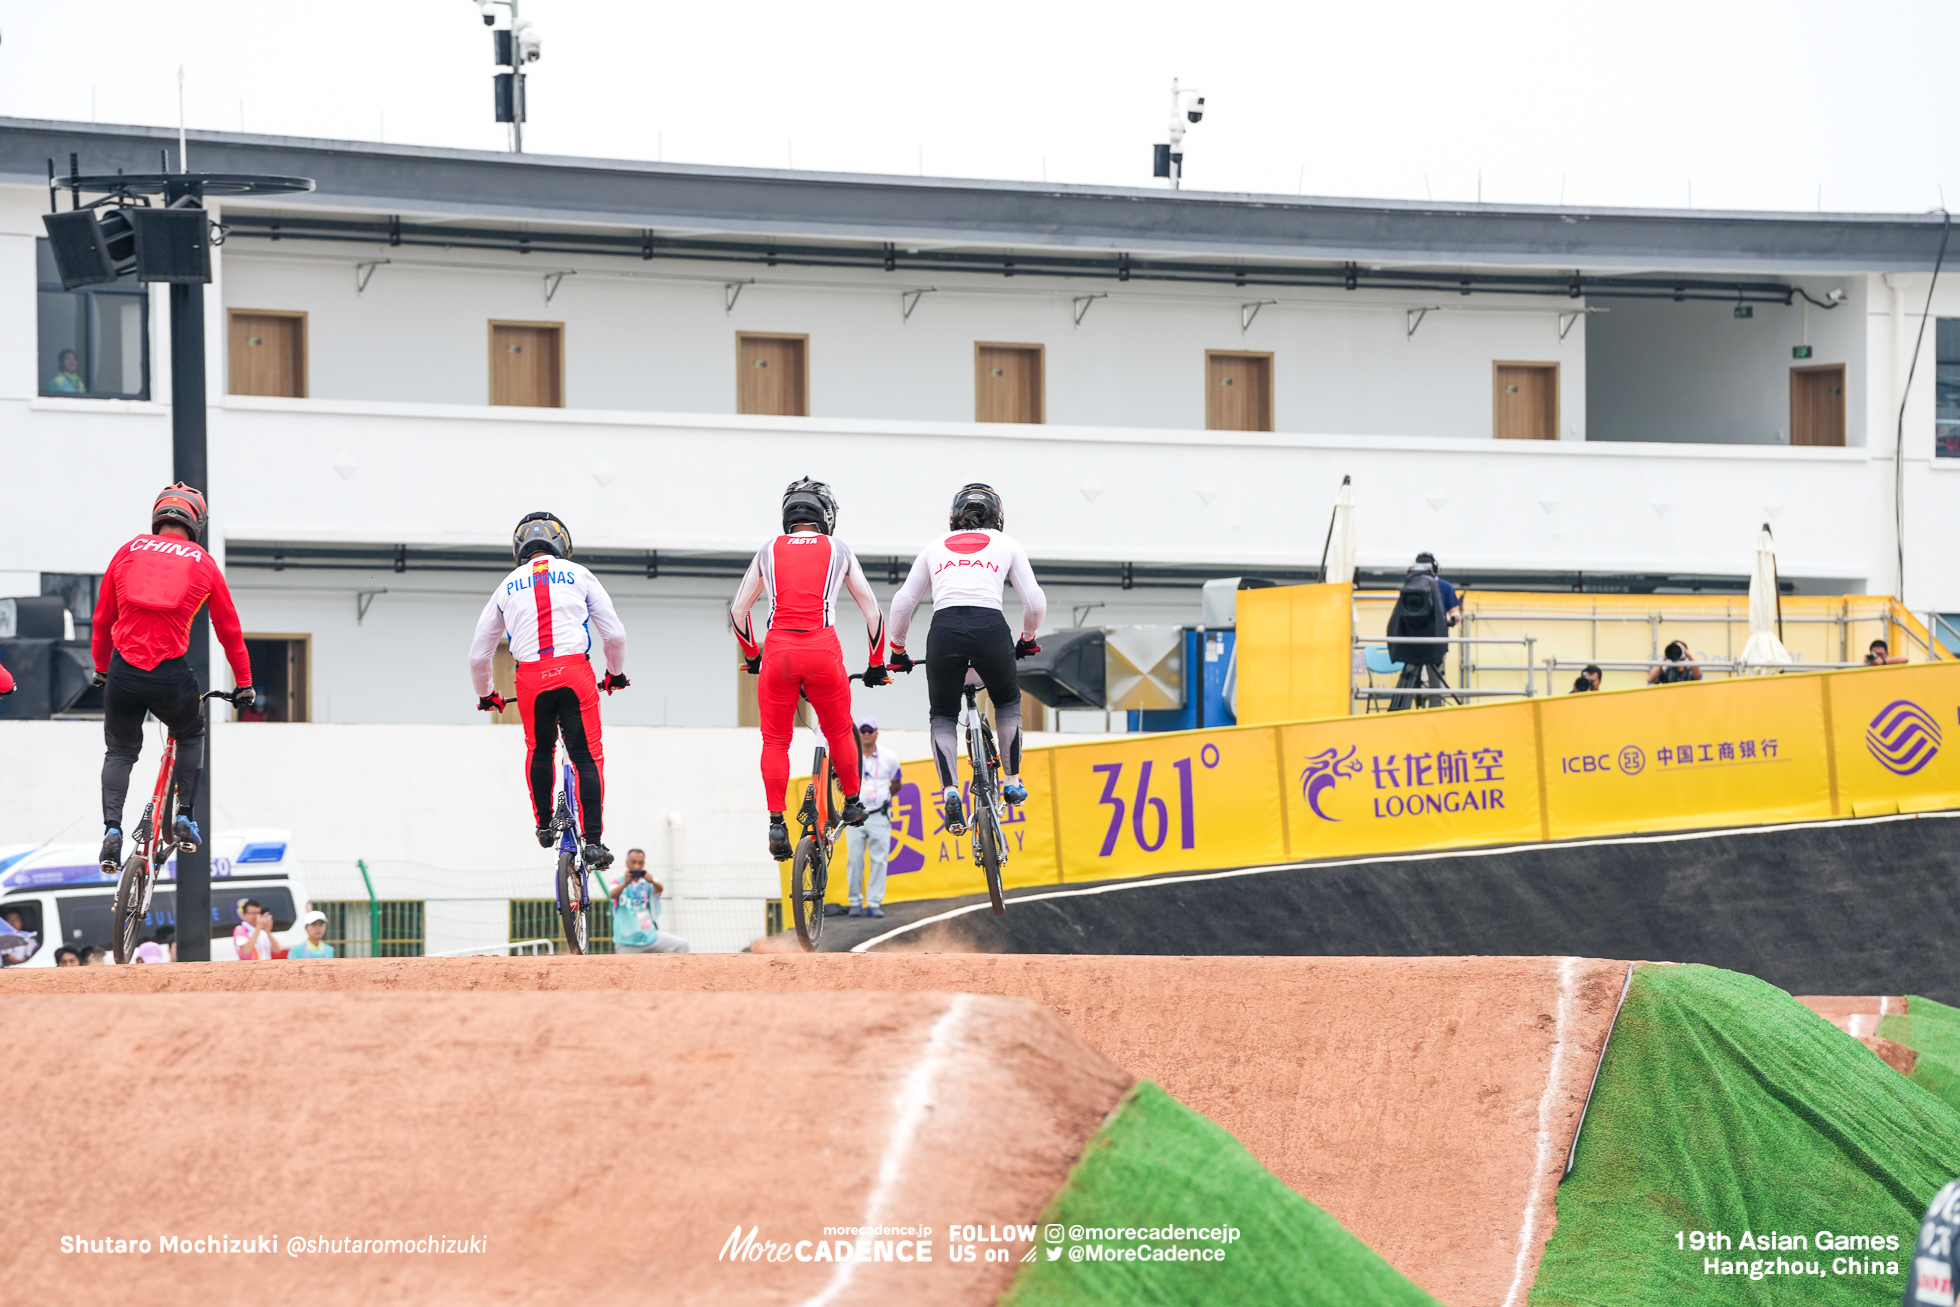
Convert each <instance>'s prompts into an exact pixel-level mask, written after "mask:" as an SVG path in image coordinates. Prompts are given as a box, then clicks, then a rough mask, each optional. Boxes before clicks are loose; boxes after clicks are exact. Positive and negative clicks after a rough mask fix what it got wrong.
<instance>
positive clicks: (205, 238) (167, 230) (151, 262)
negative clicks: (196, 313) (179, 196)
mask: <svg viewBox="0 0 1960 1307" xmlns="http://www.w3.org/2000/svg"><path fill="white" fill-rule="evenodd" d="M129 214H130V220H131V221H132V222H134V223H135V225H136V279H137V280H138V281H145V282H148V281H166V282H173V283H178V284H182V285H201V284H203V283H205V282H208V281H210V280H211V235H210V219H209V218H208V217H207V216H206V214H205V212H204V210H202V209H131V210H129Z"/></svg>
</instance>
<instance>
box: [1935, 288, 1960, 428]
mask: <svg viewBox="0 0 1960 1307" xmlns="http://www.w3.org/2000/svg"><path fill="white" fill-rule="evenodd" d="M1934 340H1935V342H1936V343H1935V345H1934V352H1935V355H1936V357H1937V358H1938V360H1939V361H1938V362H1937V363H1936V364H1935V365H1934V368H1933V451H1934V453H1935V454H1936V455H1937V456H1938V457H1940V458H1960V318H1941V319H1940V320H1939V329H1938V330H1937V331H1936V332H1935V333H1934Z"/></svg>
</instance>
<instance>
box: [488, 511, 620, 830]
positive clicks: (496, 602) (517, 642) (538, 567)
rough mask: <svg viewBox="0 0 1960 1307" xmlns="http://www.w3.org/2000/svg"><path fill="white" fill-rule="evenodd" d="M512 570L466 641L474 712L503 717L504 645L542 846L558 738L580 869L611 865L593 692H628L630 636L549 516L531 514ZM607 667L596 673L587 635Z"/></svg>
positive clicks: (520, 530) (515, 538)
mask: <svg viewBox="0 0 1960 1307" xmlns="http://www.w3.org/2000/svg"><path fill="white" fill-rule="evenodd" d="M511 556H512V557H513V558H515V559H516V560H517V568H516V570H515V571H513V572H511V574H510V575H508V576H506V577H505V578H504V580H503V584H501V585H499V586H498V587H497V589H496V592H495V593H493V594H492V595H491V596H490V602H489V603H487V604H485V605H484V606H483V615H482V616H481V617H479V618H477V622H476V637H475V639H473V640H472V641H471V642H470V680H471V682H472V684H474V686H475V687H476V693H477V701H476V706H477V707H478V708H480V709H482V710H484V711H485V712H502V711H503V710H504V702H505V701H504V697H503V696H502V695H500V694H497V693H496V692H495V691H494V690H492V689H491V680H490V660H491V658H492V656H493V655H495V654H496V652H497V642H498V641H499V640H503V639H508V640H509V641H510V656H511V657H512V658H513V659H515V660H516V661H517V711H518V715H519V716H521V717H522V718H523V719H524V775H525V778H526V780H527V781H528V782H529V784H530V787H531V811H532V813H533V815H534V816H536V817H537V819H538V847H539V848H542V849H548V848H550V847H551V846H552V843H553V842H554V840H555V838H556V837H555V835H554V833H553V831H552V830H551V809H552V801H553V798H554V797H555V794H556V791H557V776H556V771H557V768H556V766H555V765H554V764H555V758H556V755H557V752H558V737H559V736H560V735H563V736H564V737H565V752H566V753H567V754H568V755H569V756H570V758H571V762H572V768H573V771H574V774H575V775H576V776H577V777H578V791H577V797H578V815H579V821H580V824H581V826H582V828H583V830H582V834H583V835H584V837H585V850H584V852H585V865H586V866H588V867H593V868H602V867H609V866H611V865H612V860H613V859H612V854H611V853H609V852H608V851H607V850H606V846H605V845H604V844H602V843H601V842H600V839H599V836H600V833H601V830H602V826H603V822H602V816H603V813H602V811H601V809H602V808H603V806H604V803H605V778H606V748H605V741H604V739H603V737H602V736H601V734H600V729H599V691H600V690H604V691H605V692H606V693H607V694H611V693H612V692H613V691H614V690H622V689H625V688H626V686H627V685H628V684H629V682H628V681H627V679H626V677H625V674H624V673H625V667H626V628H625V627H624V626H623V625H621V624H620V620H619V614H618V613H617V612H615V611H614V610H613V602H612V596H611V595H609V594H607V593H606V587H605V586H603V585H600V584H599V578H598V577H596V576H594V575H593V574H592V573H591V571H590V570H588V569H587V568H586V567H584V566H583V565H581V564H579V563H574V562H573V561H572V533H571V532H570V531H568V530H567V529H566V528H565V524H564V523H563V522H561V521H559V520H558V519H557V518H556V517H554V516H552V515H551V514H550V513H531V514H529V515H528V516H526V517H525V518H524V519H523V520H522V521H520V522H519V523H518V524H517V530H516V531H514V532H513V533H512V534H511ZM595 627H596V628H598V634H599V640H600V642H601V644H602V645H603V647H604V649H605V655H606V666H607V668H608V669H609V670H608V671H607V673H606V678H605V680H603V681H595V680H594V679H593V675H592V660H591V657H590V654H591V651H592V634H593V628H595Z"/></svg>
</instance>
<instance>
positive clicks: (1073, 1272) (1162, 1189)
mask: <svg viewBox="0 0 1960 1307" xmlns="http://www.w3.org/2000/svg"><path fill="white" fill-rule="evenodd" d="M1868 1056H1869V1055H1868ZM1041 1220H1042V1231H1041V1235H1040V1238H1039V1239H1038V1240H1037V1241H1036V1244H1035V1249H1034V1260H1033V1261H1031V1262H1023V1263H1022V1264H1021V1268H1020V1272H1019V1274H1017V1275H1016V1276H1015V1279H1014V1283H1013V1285H1012V1287H1011V1288H1009V1290H1008V1292H1007V1294H1006V1296H1005V1297H1003V1298H1002V1299H1001V1300H1000V1301H1001V1303H1002V1304H1003V1307H1049V1305H1050V1304H1057V1305H1060V1304H1066V1307H1096V1305H1098V1304H1111V1305H1115V1304H1122V1305H1123V1307H1129V1305H1130V1304H1143V1303H1178V1304H1184V1303H1230V1304H1239V1303H1245V1304H1261V1305H1262V1307H1264V1305H1265V1304H1303V1305H1306V1304H1311V1307H1336V1305H1337V1304H1338V1305H1339V1307H1348V1305H1350V1304H1352V1305H1353V1307H1362V1305H1363V1304H1366V1305H1367V1307H1403V1305H1405V1304H1406V1305H1407V1307H1418V1305H1420V1307H1436V1300H1435V1299H1433V1298H1431V1297H1430V1296H1429V1295H1428V1294H1426V1293H1424V1292H1423V1291H1422V1290H1421V1289H1419V1288H1417V1287H1416V1286H1415V1285H1414V1284H1413V1283H1411V1282H1410V1281H1409V1280H1407V1279H1405V1278H1404V1277H1403V1276H1402V1275H1401V1273H1400V1272H1398V1271H1396V1270H1395V1268H1394V1267H1392V1266H1390V1265H1389V1264H1388V1263H1387V1262H1385V1261H1383V1260H1382V1259H1381V1257H1380V1256H1378V1255H1377V1254H1376V1253H1375V1252H1374V1251H1373V1250H1372V1249H1370V1248H1369V1247H1368V1246H1367V1245H1366V1244H1364V1243H1362V1242H1361V1241H1360V1240H1359V1239H1357V1238H1355V1237H1354V1236H1353V1235H1352V1234H1349V1233H1348V1231H1347V1230H1346V1229H1345V1228H1344V1227H1343V1226H1342V1225H1341V1223H1340V1222H1339V1221H1336V1220H1335V1219H1334V1218H1333V1217H1331V1216H1329V1215H1328V1214H1327V1213H1326V1212H1323V1211H1321V1210H1320V1209H1319V1208H1318V1207H1315V1206H1314V1205H1313V1204H1312V1203H1310V1202H1308V1201H1307V1200H1306V1199H1304V1198H1302V1197H1300V1195H1298V1194H1296V1193H1294V1192H1293V1191H1292V1190H1291V1189H1289V1188H1287V1187H1286V1185H1284V1184H1282V1183H1281V1182H1280V1180H1279V1178H1278V1177H1277V1176H1275V1175H1274V1174H1273V1173H1272V1172H1271V1171H1268V1170H1267V1169H1266V1168H1265V1167H1264V1166H1262V1165H1260V1164H1259V1162H1258V1160H1257V1159H1256V1158H1254V1157H1253V1156H1252V1154H1251V1153H1249V1152H1247V1151H1246V1149H1245V1146H1244V1145H1243V1144H1241V1143H1239V1141H1238V1140H1236V1139H1234V1138H1233V1137H1232V1136H1231V1135H1230V1134H1228V1133H1227V1132H1226V1131H1225V1130H1224V1129H1222V1128H1221V1127H1219V1126H1218V1125H1216V1124H1215V1123H1213V1122H1212V1121H1211V1120H1209V1119H1208V1118H1206V1117H1204V1116H1201V1115H1199V1114H1198V1113H1196V1112H1193V1111H1192V1110H1191V1109H1190V1108H1188V1107H1185V1106H1184V1105H1183V1104H1182V1103H1179V1102H1178V1101H1177V1100H1176V1099H1174V1098H1172V1097H1171V1096H1170V1095H1168V1094H1166V1093H1165V1092H1164V1091H1163V1090H1161V1089H1159V1088H1158V1087H1157V1086H1156V1085H1154V1084H1151V1083H1150V1082H1148V1081H1143V1082H1141V1083H1139V1084H1138V1085H1137V1086H1136V1087H1135V1088H1134V1089H1132V1090H1131V1091H1130V1093H1129V1094H1128V1096H1126V1097H1125V1098H1124V1100H1123V1102H1122V1103H1121V1104H1119V1105H1118V1107H1117V1109H1116V1111H1114V1112H1113V1113H1111V1114H1110V1118H1109V1120H1108V1121H1106V1122H1105V1123H1104V1124H1103V1128H1102V1129H1101V1130H1100V1131H1098V1132H1097V1133H1096V1136H1095V1137H1094V1138H1093V1139H1091V1140H1090V1141H1089V1145H1088V1147H1087V1148H1085V1149H1084V1150H1083V1153H1082V1158H1081V1160H1080V1161H1079V1162H1077V1163H1076V1165H1075V1169H1074V1170H1073V1171H1071V1172H1070V1173H1069V1178H1068V1182H1067V1183H1066V1184H1064V1185H1063V1186H1062V1189H1061V1192H1060V1193H1058V1194H1056V1195H1055V1197H1054V1199H1053V1200H1052V1201H1051V1202H1050V1203H1049V1205H1048V1210H1047V1211H1046V1212H1044V1213H1043V1214H1042V1218H1041ZM1057 1226H1058V1227H1060V1230H1059V1234H1060V1236H1061V1237H1060V1239H1059V1241H1057V1240H1053V1239H1051V1237H1050V1230H1051V1227H1057ZM1165 1227H1171V1228H1172V1229H1174V1230H1183V1231H1187V1232H1195V1233H1186V1234H1183V1235H1175V1234H1174V1235H1173V1236H1172V1237H1170V1238H1150V1237H1147V1236H1146V1237H1139V1236H1138V1233H1137V1232H1139V1231H1142V1232H1149V1231H1163V1230H1164V1229H1165ZM1097 1229H1102V1230H1115V1231H1117V1232H1118V1233H1117V1234H1115V1235H1114V1236H1104V1237H1100V1238H1099V1237H1095V1235H1094V1233H1093V1231H1095V1230H1097ZM1221 1230H1227V1231H1233V1232H1236V1234H1235V1237H1231V1238H1228V1239H1225V1240H1222V1241H1221V1240H1220V1239H1219V1238H1217V1237H1215V1234H1213V1233H1211V1232H1217V1231H1221ZM1126 1231H1127V1232H1128V1233H1124V1232H1126ZM1167 1248H1182V1249H1184V1250H1186V1253H1187V1255H1188V1254H1191V1253H1198V1252H1206V1253H1214V1254H1216V1253H1220V1252H1222V1254H1223V1257H1222V1260H1202V1261H1201V1260H1182V1261H1180V1260H1138V1261H1131V1260H1127V1259H1126V1258H1127V1256H1128V1255H1129V1254H1131V1253H1133V1252H1134V1251H1136V1250H1152V1251H1156V1252H1158V1253H1161V1252H1162V1251H1163V1250H1165V1249H1167ZM1092 1249H1094V1250H1098V1251H1101V1252H1103V1253H1104V1254H1109V1253H1112V1252H1113V1253H1115V1254H1116V1256H1117V1257H1118V1258H1125V1259H1124V1260H1097V1259H1096V1258H1094V1257H1093V1256H1091V1252H1090V1250H1092Z"/></svg>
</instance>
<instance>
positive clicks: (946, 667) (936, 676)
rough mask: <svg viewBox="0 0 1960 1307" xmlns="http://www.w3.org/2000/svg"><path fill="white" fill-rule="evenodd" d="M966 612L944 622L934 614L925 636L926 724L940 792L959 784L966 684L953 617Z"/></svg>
mask: <svg viewBox="0 0 1960 1307" xmlns="http://www.w3.org/2000/svg"><path fill="white" fill-rule="evenodd" d="M965 611H970V610H966V609H948V610H947V614H946V617H945V620H943V621H942V620H941V617H940V615H939V614H937V613H935V614H934V615H933V623H932V630H931V631H929V632H927V634H926V722H927V725H928V726H929V727H930V728H931V733H932V761H933V765H934V766H935V767H937V768H938V769H939V787H940V788H941V789H950V788H952V787H953V786H955V785H958V784H959V769H958V766H957V761H958V758H959V753H960V741H959V717H960V687H961V686H962V685H964V684H965V683H966V648H965V642H964V641H963V640H961V639H959V638H958V636H957V633H956V630H955V619H954V618H953V617H952V614H953V613H955V612H965Z"/></svg>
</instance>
